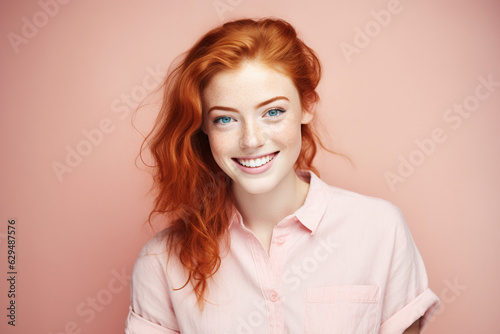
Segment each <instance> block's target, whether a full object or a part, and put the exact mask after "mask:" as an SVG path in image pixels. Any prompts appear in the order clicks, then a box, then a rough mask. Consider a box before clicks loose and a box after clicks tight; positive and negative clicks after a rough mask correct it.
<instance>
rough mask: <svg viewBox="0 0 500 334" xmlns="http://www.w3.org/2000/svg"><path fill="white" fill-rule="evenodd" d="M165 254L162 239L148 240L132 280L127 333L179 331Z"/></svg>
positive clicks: (161, 333)
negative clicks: (165, 266)
mask: <svg viewBox="0 0 500 334" xmlns="http://www.w3.org/2000/svg"><path fill="white" fill-rule="evenodd" d="M165 259H166V253H165V252H164V251H162V247H161V240H158V239H157V238H155V239H152V240H151V241H150V242H148V243H147V244H146V245H145V246H144V247H143V248H142V250H141V253H140V254H139V256H138V258H137V260H136V262H135V265H134V270H133V272H132V278H131V281H130V301H131V303H130V306H129V312H128V316H127V318H126V321H125V333H126V334H173V333H180V331H179V328H178V325H177V320H176V317H175V313H174V310H173V307H172V303H171V300H170V287H169V284H168V281H167V275H166V270H165V268H164V267H163V266H164V263H166V260H165Z"/></svg>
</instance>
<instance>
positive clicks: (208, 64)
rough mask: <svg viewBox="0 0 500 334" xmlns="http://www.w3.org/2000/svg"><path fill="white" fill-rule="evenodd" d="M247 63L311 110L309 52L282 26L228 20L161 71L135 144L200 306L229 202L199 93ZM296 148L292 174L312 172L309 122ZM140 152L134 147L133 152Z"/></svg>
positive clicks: (317, 70) (314, 66) (313, 59)
mask: <svg viewBox="0 0 500 334" xmlns="http://www.w3.org/2000/svg"><path fill="white" fill-rule="evenodd" d="M247 60H255V61H258V62H261V63H263V64H266V65H268V66H269V67H270V68H273V69H275V70H277V71H279V72H281V73H283V74H285V75H287V76H288V77H290V79H291V80H292V81H293V83H294V84H295V87H296V88H297V90H298V93H299V96H300V101H301V104H302V108H303V109H305V110H309V111H312V109H313V108H314V107H315V105H316V103H317V102H318V100H319V96H318V94H317V92H316V87H317V85H318V83H319V80H320V78H321V65H320V62H319V60H318V57H317V56H316V54H315V52H314V51H313V50H312V49H311V48H309V47H308V46H307V45H306V44H304V42H303V41H302V40H301V39H299V38H298V37H297V33H296V31H295V29H294V28H293V27H292V26H291V25H290V24H289V23H287V22H286V21H283V20H280V19H272V18H266V19H261V20H251V19H243V20H237V21H233V22H228V23H225V24H223V25H222V26H219V27H217V28H215V29H213V30H211V31H209V32H208V33H207V34H205V35H204V36H203V37H202V38H201V39H200V40H198V41H197V42H196V43H195V45H194V46H193V47H192V48H191V49H190V50H188V51H187V52H186V53H185V54H184V55H183V57H182V59H181V61H180V62H179V63H178V64H177V65H176V66H175V67H174V68H173V69H171V70H170V71H169V74H168V75H167V78H166V80H165V82H164V84H163V101H162V106H161V109H160V112H159V115H158V117H157V119H156V122H155V125H154V127H153V130H152V131H151V132H150V133H149V135H148V136H147V137H146V138H145V140H144V142H143V145H146V146H147V147H148V148H149V150H150V151H151V154H152V158H153V159H154V162H155V165H154V166H153V181H154V183H153V188H152V190H156V194H157V195H156V199H155V202H154V209H153V210H152V211H151V213H150V215H149V218H148V221H149V222H151V217H152V215H153V214H155V213H161V214H168V215H169V217H171V219H169V233H168V234H167V238H166V242H167V246H168V249H169V256H170V255H171V252H172V251H173V252H175V254H176V256H178V258H179V260H180V263H181V264H182V265H183V266H184V267H185V269H186V271H187V273H188V278H187V281H186V282H185V284H184V286H182V287H179V289H182V288H184V287H185V286H186V285H187V284H188V283H191V284H192V286H193V290H194V292H195V294H196V297H197V301H198V306H199V307H200V308H201V309H203V306H204V303H205V302H206V298H205V295H206V293H207V289H208V279H210V278H211V277H212V276H213V275H214V274H215V273H216V272H217V270H218V268H219V266H220V263H221V256H220V254H219V251H220V245H221V241H223V239H225V240H226V242H227V241H228V239H226V238H225V237H227V234H226V232H227V230H228V227H229V223H230V218H231V217H230V214H231V212H232V211H231V210H232V208H233V200H232V195H231V190H230V187H228V183H229V181H228V180H227V176H226V175H225V174H224V173H223V172H222V170H221V169H220V168H219V166H218V165H217V164H216V162H215V160H214V158H213V157H212V153H211V150H210V144H209V141H208V137H207V135H206V134H205V133H204V132H203V131H202V130H201V127H202V102H201V94H202V91H203V89H204V87H205V86H206V85H207V84H208V82H209V81H210V79H211V78H212V77H213V76H214V75H215V74H217V73H219V72H220V71H224V70H233V69H237V68H238V66H239V65H241V63H242V62H244V61H247ZM301 130H302V148H301V152H300V156H299V158H298V160H297V161H296V163H295V166H294V167H295V169H309V170H313V171H314V172H316V173H317V170H316V169H315V168H314V167H313V166H312V161H313V159H314V156H315V155H316V151H317V144H320V145H321V146H322V147H324V146H323V145H322V144H321V142H320V141H319V138H318V137H317V136H316V134H315V132H314V131H313V129H312V128H311V125H310V124H303V125H302V129H301ZM142 149H143V147H142V146H141V152H142Z"/></svg>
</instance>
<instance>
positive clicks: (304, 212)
mask: <svg viewBox="0 0 500 334" xmlns="http://www.w3.org/2000/svg"><path fill="white" fill-rule="evenodd" d="M297 174H298V175H299V176H300V177H302V178H303V179H304V180H306V181H307V179H309V191H308V192H307V196H306V200H305V201H304V204H303V205H302V206H301V207H300V208H299V209H298V210H297V211H295V214H294V215H295V216H296V217H297V219H298V220H299V222H301V223H302V225H304V226H305V227H306V228H307V229H308V230H310V231H311V234H314V232H315V231H316V229H317V228H318V225H319V222H320V221H321V218H323V215H324V214H325V211H326V208H327V207H328V203H329V201H330V191H329V186H328V184H326V183H325V182H323V181H322V180H321V179H320V178H319V177H318V176H317V175H316V174H315V173H313V172H312V171H299V172H298V173H297Z"/></svg>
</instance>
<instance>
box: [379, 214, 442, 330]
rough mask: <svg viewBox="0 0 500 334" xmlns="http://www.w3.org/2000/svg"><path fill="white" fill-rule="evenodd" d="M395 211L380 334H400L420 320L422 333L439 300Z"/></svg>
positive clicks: (405, 226) (420, 258)
mask: <svg viewBox="0 0 500 334" xmlns="http://www.w3.org/2000/svg"><path fill="white" fill-rule="evenodd" d="M394 208H395V210H394V211H393V213H392V219H394V220H395V222H396V228H395V235H394V238H395V239H394V248H393V254H392V259H391V266H390V269H389V273H388V278H387V285H386V289H385V295H384V305H383V309H382V322H381V326H380V331H379V333H380V334H401V333H403V332H404V331H405V330H406V329H407V328H408V327H409V326H410V325H411V324H412V323H413V322H415V321H416V320H417V319H419V318H421V321H420V329H421V330H422V329H423V328H424V327H425V326H426V325H427V323H428V322H429V320H430V318H431V317H432V315H433V313H434V312H435V311H436V310H437V308H438V307H439V304H440V301H439V298H438V297H437V296H436V294H435V293H434V292H432V291H431V290H430V289H429V287H428V279H427V272H426V270H425V266H424V262H423V260H422V257H421V255H420V253H419V252H418V249H417V247H416V245H415V242H414V240H413V238H412V236H411V233H410V231H409V229H408V226H407V224H406V221H405V219H404V217H403V215H402V213H401V210H399V208H397V207H394Z"/></svg>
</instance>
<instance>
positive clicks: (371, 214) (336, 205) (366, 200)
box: [328, 185, 404, 226]
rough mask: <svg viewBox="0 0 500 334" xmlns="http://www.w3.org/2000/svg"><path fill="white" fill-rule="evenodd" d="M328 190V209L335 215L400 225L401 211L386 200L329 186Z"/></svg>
mask: <svg viewBox="0 0 500 334" xmlns="http://www.w3.org/2000/svg"><path fill="white" fill-rule="evenodd" d="M328 189H329V192H330V198H329V203H328V204H329V205H328V208H329V210H335V211H336V213H337V214H340V215H344V216H345V215H350V216H351V217H356V218H358V219H361V220H370V221H377V222H379V223H385V224H389V225H392V226H394V225H396V224H401V222H402V221H403V220H404V218H403V213H402V211H401V209H400V208H399V207H398V206H397V205H395V204H394V203H392V202H390V201H388V200H386V199H383V198H379V197H374V196H368V195H364V194H361V193H358V192H354V191H351V190H347V189H343V188H339V187H336V186H331V185H328Z"/></svg>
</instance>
